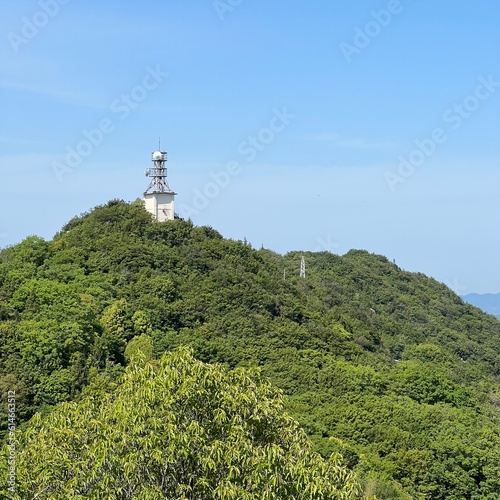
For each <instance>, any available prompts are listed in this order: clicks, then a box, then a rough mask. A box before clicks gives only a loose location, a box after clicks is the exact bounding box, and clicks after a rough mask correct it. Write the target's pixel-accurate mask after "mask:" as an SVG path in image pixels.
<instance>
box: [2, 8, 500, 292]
mask: <svg viewBox="0 0 500 500" xmlns="http://www.w3.org/2000/svg"><path fill="white" fill-rule="evenodd" d="M499 25H500V4H499V3H498V1H497V0H482V1H481V2H476V3H472V2H456V1H451V0H442V1H440V2H431V1H429V0H428V1H425V0H420V1H417V0H376V1H375V0H373V1H371V0H366V1H357V2H352V1H348V0H337V1H335V2H332V1H331V0H329V1H326V0H317V1H315V2H307V1H305V0H288V1H287V2H284V1H283V2H269V1H264V0H242V1H241V0H217V1H213V0H190V1H186V0H183V1H181V0H171V1H168V2H165V1H159V0H143V1H142V2H137V1H134V2H132V1H128V0H120V1H117V0H109V1H107V2H101V1H99V2H97V1H94V0H87V1H85V2H82V1H78V0H40V1H37V2H36V1H22V0H16V1H15V2H14V1H12V0H11V1H9V2H4V4H3V5H2V15H1V16H0V33H1V37H0V56H1V61H2V64H1V66H0V103H1V109H2V113H1V119H0V176H1V197H0V245H2V246H5V245H8V244H14V243H17V242H19V241H21V240H22V239H23V238H25V237H26V236H28V235H30V234H37V235H40V236H43V237H44V238H51V237H52V236H53V234H54V233H55V232H57V231H58V230H59V229H60V227H61V226H62V225H63V224H64V223H65V222H67V221H68V220H69V219H70V218H71V217H72V216H74V215H77V214H80V213H82V212H84V211H87V210H88V209H90V208H92V207H93V206H95V205H98V204H102V203H105V202H107V201H108V200H109V199H112V198H122V199H125V200H130V201H131V200H134V199H135V198H137V197H140V196H141V195H142V192H143V191H144V189H145V188H146V186H147V184H148V182H147V179H146V178H145V177H144V170H145V169H146V168H148V167H149V162H150V153H151V151H153V149H155V148H156V144H157V140H158V136H161V138H162V149H166V150H167V151H168V153H169V164H168V165H169V182H170V184H171V186H172V187H173V188H174V189H175V190H176V191H177V192H178V196H177V199H176V211H177V212H179V214H180V215H181V216H184V217H191V219H192V220H193V222H194V223H196V224H200V225H201V224H207V225H211V226H213V227H214V228H216V229H218V230H219V231H220V232H221V233H222V234H223V235H224V236H226V237H229V238H234V239H243V238H244V237H246V238H247V239H248V240H249V241H250V242H251V243H252V244H253V245H254V246H255V247H260V246H261V245H264V247H266V248H271V249H273V250H276V251H278V252H280V253H284V252H287V251H289V250H297V249H302V250H330V251H333V252H335V253H339V254H343V253H345V252H347V251H348V250H349V249H351V248H363V249H366V250H368V251H370V252H375V253H381V254H384V255H386V256H387V257H388V258H390V259H391V260H392V259H395V260H396V262H397V263H398V264H399V265H400V266H401V267H403V268H405V269H408V270H411V271H419V272H423V273H425V274H427V275H430V276H433V277H435V278H436V279H438V280H439V281H443V282H445V283H447V284H448V285H449V286H451V287H452V288H453V289H455V291H457V292H459V293H461V294H463V293H470V292H479V293H486V292H500V268H499V266H498V255H499V253H500V248H499V247H500V237H499V228H500V196H499V195H500V170H499V168H498V167H499V158H500V141H499V139H500V122H499V116H500V114H499V111H500V58H499V47H500V30H499V29H498V26H499ZM80 153H81V154H80Z"/></svg>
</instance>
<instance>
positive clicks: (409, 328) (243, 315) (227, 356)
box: [0, 200, 500, 499]
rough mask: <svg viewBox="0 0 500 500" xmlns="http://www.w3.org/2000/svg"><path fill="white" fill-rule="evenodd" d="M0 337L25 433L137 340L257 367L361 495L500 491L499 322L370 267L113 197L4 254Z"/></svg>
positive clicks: (380, 264)
mask: <svg viewBox="0 0 500 500" xmlns="http://www.w3.org/2000/svg"><path fill="white" fill-rule="evenodd" d="M301 255H304V256H305V258H306V263H307V277H306V278H305V279H302V278H300V277H299V265H300V257H301ZM284 270H285V271H286V272H285V273H284V272H283V271H284ZM284 274H285V276H286V279H284ZM0 336H1V338H0V340H1V342H0V376H1V377H0V391H1V393H2V398H6V396H7V391H8V390H15V391H16V397H17V401H16V404H17V418H18V420H19V422H23V421H27V420H28V419H29V418H30V417H31V415H33V414H34V413H35V412H36V411H40V412H42V413H48V412H50V409H51V408H52V406H53V405H57V404H59V403H61V402H64V401H72V400H76V401H78V400H79V399H80V398H81V397H82V392H83V393H84V394H88V393H89V392H90V393H91V392H92V391H97V390H101V389H104V390H107V391H112V390H113V388H114V387H115V386H116V384H117V381H118V380H119V378H120V377H121V376H122V374H123V372H124V366H125V365H126V364H127V360H128V358H129V354H127V353H130V350H131V349H132V346H134V345H136V344H137V342H139V340H138V339H140V338H142V339H144V338H147V339H148V340H147V342H149V345H150V348H151V355H152V356H153V357H154V358H157V359H159V358H160V357H161V355H162V354H163V353H164V352H166V351H171V350H174V349H175V348H177V347H179V346H182V345H189V346H191V348H192V349H193V352H194V355H195V357H196V358H197V359H199V360H201V361H203V362H206V363H215V362H218V363H222V364H224V365H226V366H227V367H228V368H236V367H248V368H252V369H253V368H255V367H258V368H259V369H260V371H261V373H262V375H263V376H264V377H267V378H268V379H270V381H271V382H272V383H273V384H274V385H275V386H277V387H279V388H280V389H281V390H282V391H283V393H284V395H285V401H286V409H287V411H288V412H289V413H290V414H291V415H292V416H294V417H295V418H296V419H297V420H298V421H299V422H300V424H301V425H302V427H303V429H304V430H305V431H306V432H307V434H308V435H309V437H310V439H311V440H312V441H313V443H314V446H315V448H316V450H318V451H319V452H320V453H321V454H323V455H324V456H329V455H330V454H331V453H333V452H341V454H342V456H343V457H344V464H345V465H347V466H348V467H350V468H351V469H353V470H355V471H356V472H357V473H358V474H359V475H360V477H361V478H362V480H363V485H364V489H365V492H366V493H367V494H374V493H376V494H377V497H378V498H379V499H384V498H386V499H397V498H433V499H462V498H474V499H494V498H495V499H496V498H498V497H499V496H500V432H499V431H500V426H499V416H500V384H499V375H500V323H499V322H498V321H496V320H495V318H493V317H492V316H490V315H487V314H484V313H482V312H481V311H480V310H478V309H477V308H475V307H473V306H471V305H469V304H467V303H465V302H464V301H463V300H462V299H461V298H460V297H458V296H457V295H456V294H454V293H453V292H452V291H451V290H449V289H448V288H447V287H446V286H445V285H443V284H441V283H438V282H436V281H435V280H433V279H430V278H428V277H426V276H424V275H423V274H419V273H409V272H405V271H403V270H401V269H399V268H398V267H397V266H396V265H395V264H393V263H391V262H389V261H388V260H387V259H386V258H385V257H383V256H380V255H373V254H370V253H368V252H366V251H364V250H351V251H350V252H348V253H347V254H345V255H344V256H338V255H333V254H331V253H328V252H321V253H308V252H305V253H302V252H290V253H288V254H287V255H284V256H283V255H279V254H277V253H275V252H272V251H270V250H267V249H260V250H255V249H253V248H251V246H250V245H248V244H247V243H245V242H242V241H232V240H227V239H224V238H223V237H222V236H221V235H220V234H219V233H218V232H217V231H215V230H214V229H212V228H210V227H195V226H194V225H193V224H192V223H191V222H190V221H183V220H175V221H172V222H169V223H162V224H159V223H157V222H155V221H152V220H151V216H150V215H149V214H148V213H147V212H146V211H145V210H144V209H143V208H142V205H141V203H140V202H135V203H132V204H127V203H124V202H122V201H117V200H115V201H112V202H109V203H108V204H107V205H104V206H101V207H97V208H96V209H94V210H93V211H92V212H91V213H88V214H83V215H82V216H80V217H75V218H74V219H72V220H71V221H70V222H69V223H68V224H66V225H65V226H64V227H63V228H62V230H61V232H60V233H58V234H57V235H56V236H55V237H54V238H53V240H51V241H44V240H43V239H41V238H38V237H34V236H33V237H29V238H27V239H26V240H24V241H23V242H21V243H20V244H18V245H15V246H13V247H9V248H6V249H4V250H3V251H2V252H1V253H0ZM2 408H6V405H2ZM4 411H5V410H4ZM1 421H2V422H7V417H6V416H2V418H1ZM4 431H5V427H4Z"/></svg>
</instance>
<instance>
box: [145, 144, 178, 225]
mask: <svg viewBox="0 0 500 500" xmlns="http://www.w3.org/2000/svg"><path fill="white" fill-rule="evenodd" d="M151 160H152V162H153V168H148V169H147V170H146V176H148V177H151V182H150V183H149V186H148V188H147V189H146V191H144V206H145V208H146V210H147V211H148V212H149V213H151V214H153V216H154V218H155V219H156V220H157V221H158V222H163V221H166V220H174V217H175V214H174V197H175V195H176V194H177V193H174V191H172V189H171V188H170V186H169V185H168V182H167V166H166V163H167V153H166V152H165V151H160V150H158V151H154V152H153V153H152V154H151Z"/></svg>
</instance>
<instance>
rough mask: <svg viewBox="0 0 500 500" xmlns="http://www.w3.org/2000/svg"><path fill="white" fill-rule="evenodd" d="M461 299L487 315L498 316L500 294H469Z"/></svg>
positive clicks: (499, 312) (499, 313)
mask: <svg viewBox="0 0 500 500" xmlns="http://www.w3.org/2000/svg"><path fill="white" fill-rule="evenodd" d="M462 298H463V299H464V300H465V302H467V303H469V304H472V305H473V306H476V307H479V308H480V309H482V310H483V311H485V312H487V313H489V314H493V315H494V316H500V293H469V294H467V295H462Z"/></svg>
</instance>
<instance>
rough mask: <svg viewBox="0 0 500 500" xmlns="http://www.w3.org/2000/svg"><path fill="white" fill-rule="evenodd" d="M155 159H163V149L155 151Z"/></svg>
mask: <svg viewBox="0 0 500 500" xmlns="http://www.w3.org/2000/svg"><path fill="white" fill-rule="evenodd" d="M153 160H163V154H162V153H161V151H155V152H154V153H153Z"/></svg>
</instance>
